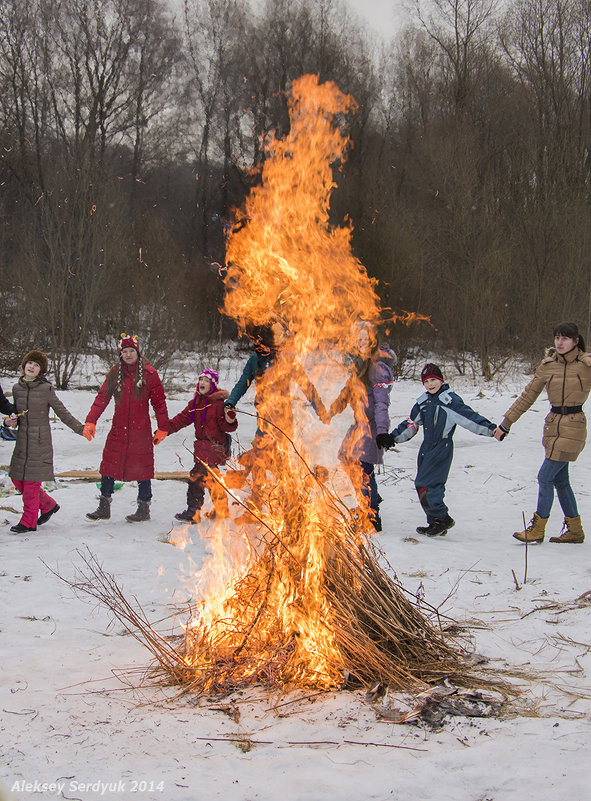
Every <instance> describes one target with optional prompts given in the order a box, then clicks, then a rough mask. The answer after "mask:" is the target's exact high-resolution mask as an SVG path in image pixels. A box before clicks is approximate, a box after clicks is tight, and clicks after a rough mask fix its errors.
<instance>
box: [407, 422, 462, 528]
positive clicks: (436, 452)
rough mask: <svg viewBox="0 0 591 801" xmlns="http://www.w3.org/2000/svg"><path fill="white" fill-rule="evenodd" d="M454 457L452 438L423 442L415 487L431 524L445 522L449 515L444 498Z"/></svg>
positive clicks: (418, 460)
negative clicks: (435, 521) (437, 521)
mask: <svg viewBox="0 0 591 801" xmlns="http://www.w3.org/2000/svg"><path fill="white" fill-rule="evenodd" d="M453 455H454V446H453V441H452V439H451V437H449V438H446V439H444V440H440V441H439V442H430V443H426V442H423V444H422V445H421V448H420V450H419V456H418V459H417V476H416V478H415V487H416V490H417V493H418V496H419V501H420V502H421V506H422V507H423V509H424V510H425V514H426V515H427V521H428V522H429V523H432V522H433V521H434V520H444V519H445V517H446V515H447V513H448V509H447V506H446V505H445V503H444V502H443V497H444V495H445V482H446V481H447V479H448V476H449V471H450V468H451V463H452V460H453Z"/></svg>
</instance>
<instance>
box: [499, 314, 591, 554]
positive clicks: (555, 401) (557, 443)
mask: <svg viewBox="0 0 591 801" xmlns="http://www.w3.org/2000/svg"><path fill="white" fill-rule="evenodd" d="M544 388H545V389H546V391H547V393H548V400H549V401H550V404H551V409H550V413H549V414H548V416H547V417H546V420H545V422H544V436H543V438H542V444H543V445H544V448H545V450H546V458H545V459H544V462H543V464H542V467H541V468H540V472H539V473H538V485H539V493H538V506H537V510H536V512H535V514H534V516H533V518H532V520H531V522H530V524H529V526H528V527H527V528H526V529H525V530H524V531H516V532H515V533H514V534H513V536H514V537H515V538H516V539H518V540H520V542H542V541H543V539H544V531H545V528H546V523H547V522H548V518H549V517H550V509H551V508H552V502H553V500H554V489H556V494H557V495H558V500H559V502H560V506H561V507H562V511H563V512H564V526H563V531H562V533H561V535H560V536H559V537H550V542H583V540H584V539H585V534H584V532H583V526H582V524H581V518H580V516H579V512H578V509H577V502H576V500H575V496H574V493H573V491H572V488H571V485H570V480H569V475H568V463H569V462H574V461H575V460H576V458H577V457H578V455H579V454H580V453H581V451H582V450H583V448H584V447H585V440H586V438H587V418H586V417H585V415H584V413H583V404H584V403H585V401H586V400H587V397H588V396H589V392H590V391H591V353H586V352H585V343H584V341H583V337H582V336H581V335H580V334H579V329H578V328H577V326H576V324H575V323H561V324H560V325H558V326H556V328H555V329H554V348H552V349H550V350H549V351H548V354H547V356H546V358H545V359H543V360H542V362H541V364H540V365H539V367H538V369H537V370H536V374H535V376H534V378H533V380H532V381H530V383H529V384H528V385H527V386H526V388H525V389H524V390H523V392H522V393H521V395H520V396H519V397H518V398H517V400H516V401H515V403H514V404H513V406H511V408H510V409H509V411H508V412H507V413H506V414H505V417H504V419H503V422H502V423H501V425H500V428H501V429H502V430H503V431H504V432H505V433H506V434H508V433H509V428H510V427H511V425H512V424H513V423H515V422H516V421H517V420H519V418H520V417H521V415H522V414H523V413H524V412H526V411H527V410H528V409H529V408H530V406H531V405H532V403H533V402H534V401H535V400H536V398H537V397H538V396H539V394H540V392H541V391H542V390H543V389H544Z"/></svg>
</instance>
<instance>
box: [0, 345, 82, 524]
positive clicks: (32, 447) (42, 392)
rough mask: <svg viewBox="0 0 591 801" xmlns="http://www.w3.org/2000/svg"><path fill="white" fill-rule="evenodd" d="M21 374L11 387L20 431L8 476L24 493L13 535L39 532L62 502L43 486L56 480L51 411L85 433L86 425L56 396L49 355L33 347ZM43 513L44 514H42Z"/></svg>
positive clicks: (73, 429)
mask: <svg viewBox="0 0 591 801" xmlns="http://www.w3.org/2000/svg"><path fill="white" fill-rule="evenodd" d="M21 367H22V373H23V374H22V376H21V377H20V378H19V380H18V381H17V383H16V384H15V385H14V387H13V389H12V397H13V400H14V403H15V406H16V413H17V424H18V434H17V438H16V444H15V446H14V452H13V454H12V461H11V462H10V471H9V475H10V478H11V479H12V483H13V484H14V486H15V487H16V488H17V490H18V491H19V492H20V493H22V496H23V514H22V517H21V519H20V521H19V522H18V523H17V524H16V525H15V526H12V527H11V529H10V530H11V532H12V533H13V534H23V533H25V532H28V531H36V529H37V526H38V525H42V524H43V523H46V522H47V521H48V520H49V518H50V517H51V516H52V515H53V514H55V513H56V512H57V511H58V509H59V505H58V504H57V503H56V502H55V501H54V500H53V498H51V497H50V496H49V495H48V494H47V493H46V492H45V491H44V490H43V489H42V488H41V482H42V481H53V480H54V478H55V477H54V474H53V445H52V442H51V429H50V426H49V410H50V409H53V411H54V412H55V413H56V414H57V416H58V417H59V418H60V420H61V421H62V423H65V424H66V425H67V426H68V428H71V429H72V431H75V432H76V434H80V435H81V436H82V430H83V428H84V426H83V425H82V423H81V422H79V421H78V420H76V418H75V417H73V416H72V415H71V414H70V412H69V411H68V410H67V409H66V407H65V406H64V404H63V403H62V402H61V401H60V399H59V398H58V397H57V395H56V392H55V390H54V388H53V387H52V386H51V384H50V383H49V381H48V380H47V379H46V378H45V374H46V372H47V367H48V363H47V356H46V355H45V354H44V353H42V352H41V351H40V350H32V351H30V352H29V353H27V354H26V356H25V357H24V358H23V361H22V365H21ZM39 512H41V514H39Z"/></svg>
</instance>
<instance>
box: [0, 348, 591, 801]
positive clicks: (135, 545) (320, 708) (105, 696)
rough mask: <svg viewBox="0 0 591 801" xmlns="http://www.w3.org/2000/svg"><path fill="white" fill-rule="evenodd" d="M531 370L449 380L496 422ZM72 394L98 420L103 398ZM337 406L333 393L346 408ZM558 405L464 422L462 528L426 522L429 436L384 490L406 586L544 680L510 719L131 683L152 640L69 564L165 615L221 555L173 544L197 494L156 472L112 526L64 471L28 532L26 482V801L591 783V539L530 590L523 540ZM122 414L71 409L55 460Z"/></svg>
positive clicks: (365, 795)
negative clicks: (150, 486)
mask: <svg viewBox="0 0 591 801" xmlns="http://www.w3.org/2000/svg"><path fill="white" fill-rule="evenodd" d="M200 366H201V365H195V367H194V369H193V370H189V371H188V372H189V374H191V372H194V373H195V374H196V373H197V372H198V369H197V368H198V367H200ZM240 366H241V364H240V363H239V362H238V361H234V362H233V363H232V365H231V367H227V365H226V369H224V368H222V370H221V375H222V385H224V386H227V387H231V386H232V385H233V383H234V381H235V380H236V378H237V376H238V374H239V370H240ZM191 380H192V379H191ZM526 380H527V377H526V376H525V375H524V376H519V377H516V379H515V380H514V381H511V382H506V383H505V384H504V385H503V386H502V387H498V386H492V385H490V386H489V385H486V384H485V383H482V384H480V385H474V384H473V383H468V382H467V381H464V382H462V381H460V380H452V381H451V384H452V387H453V388H454V389H456V391H458V392H459V393H460V394H461V395H462V396H463V397H464V400H466V402H468V403H469V404H471V405H472V406H474V407H475V408H476V409H477V410H478V411H480V412H481V413H482V414H484V415H486V416H487V417H489V418H491V419H492V420H494V421H498V420H499V419H500V418H501V416H502V413H503V412H504V411H505V410H506V409H507V408H508V406H509V405H510V403H511V401H512V398H513V396H514V395H515V393H516V392H517V391H519V390H520V389H521V388H522V387H523V386H524V384H525V382H526ZM13 381H14V376H4V377H2V378H1V383H2V386H3V387H4V389H5V390H8V389H10V387H11V385H12V383H13ZM90 383H92V382H90ZM174 386H175V390H174V392H172V393H171V395H170V400H169V407H170V411H171V413H176V412H177V411H179V410H180V409H181V408H182V407H183V405H184V404H185V403H186V401H187V400H188V398H189V396H190V393H191V391H192V385H191V386H187V387H186V388H185V387H184V386H183V382H182V381H180V382H175V383H174ZM420 390H421V387H420V384H419V383H418V382H416V381H407V380H404V381H399V382H397V383H396V384H395V386H394V387H393V391H392V403H391V419H392V422H393V424H395V423H396V422H398V421H399V420H400V419H403V418H404V417H406V416H407V415H408V413H409V411H410V408H411V406H412V403H413V400H414V398H415V397H416V396H417V395H418V394H419V393H420ZM251 393H252V390H251ZM59 394H60V397H61V398H62V400H63V401H64V402H65V404H66V406H67V407H68V408H69V409H70V410H71V411H72V412H73V413H74V414H76V415H77V416H78V418H79V419H81V420H83V419H84V417H85V415H86V413H87V411H88V408H89V406H90V404H91V402H92V398H93V393H92V392H90V391H88V390H71V391H68V392H62V393H59ZM332 399H333V397H331V396H329V397H325V400H326V401H327V402H328V403H330V401H332ZM246 401H247V402H245V403H244V404H241V405H240V408H242V409H245V410H246V411H252V395H251V394H249V395H248V396H247V398H246ZM546 409H547V401H546V400H544V399H540V400H539V401H538V402H537V403H536V404H535V406H534V407H533V409H532V410H530V412H528V414H527V415H526V416H525V417H523V418H522V419H521V420H520V421H519V422H518V423H517V424H516V425H515V426H514V429H513V431H512V433H511V435H510V437H508V438H507V439H506V440H505V441H504V442H503V443H498V442H496V441H495V440H493V439H485V438H483V437H477V436H474V435H472V434H470V433H468V432H466V431H464V430H458V431H457V433H456V437H455V443H456V450H455V459H454V466H453V468H452V474H451V477H450V481H449V483H448V488H447V501H448V505H449V507H450V513H451V514H452V516H453V517H454V518H455V520H456V521H457V522H456V526H455V528H454V529H452V530H451V531H450V532H449V533H448V534H447V536H445V537H442V538H436V539H428V538H424V537H421V536H420V535H417V534H415V527H416V526H417V525H421V524H422V523H423V519H424V518H423V514H422V512H421V509H420V506H419V504H418V501H417V499H416V495H415V492H414V487H413V478H414V472H415V460H416V452H417V449H418V446H419V445H420V437H415V439H414V440H412V441H411V442H409V443H406V444H404V445H401V446H399V448H398V452H389V453H388V454H387V457H386V465H385V467H384V470H383V472H382V473H381V474H380V475H379V477H378V478H379V483H380V491H381V494H382V496H383V497H384V502H383V505H382V518H383V522H384V531H383V532H382V534H381V535H380V537H379V544H380V546H381V548H382V549H383V551H384V552H385V555H386V557H387V559H388V560H389V562H390V564H391V565H392V566H393V568H394V569H395V570H396V572H397V575H398V577H399V579H400V580H401V582H402V583H403V585H404V586H405V587H406V588H407V589H409V590H411V591H416V590H417V589H418V588H419V587H420V586H421V585H422V587H423V588H424V591H425V597H426V600H427V601H429V602H430V603H431V604H433V605H434V606H441V611H442V612H444V613H445V614H447V615H449V616H451V617H453V618H455V619H457V620H460V621H465V620H470V621H472V622H473V623H475V628H474V629H473V632H472V634H473V638H474V648H475V650H476V651H477V652H478V653H480V654H485V655H486V656H487V657H489V658H490V659H491V660H498V663H497V664H499V665H503V664H504V663H505V660H506V661H507V663H508V664H509V665H512V666H515V667H518V668H520V669H523V670H525V671H526V672H528V673H530V674H531V680H530V681H529V682H525V681H524V682H523V685H522V687H523V690H524V692H523V695H522V696H521V697H520V698H519V699H518V701H517V702H516V703H515V704H514V705H512V706H511V707H510V709H509V711H507V712H505V713H504V714H503V715H502V716H501V717H500V718H484V719H479V718H459V717H456V718H451V719H449V721H448V722H447V723H446V725H445V726H444V727H443V728H441V729H440V730H437V731H434V730H431V729H429V728H427V727H424V726H422V725H409V724H405V725H396V724H392V723H387V722H384V721H382V720H379V719H378V718H377V717H376V714H375V711H374V709H373V708H372V706H370V705H369V704H368V703H366V701H365V698H364V693H362V692H359V693H355V692H340V693H328V694H325V695H315V696H314V697H307V698H306V699H305V700H300V701H296V700H294V697H287V698H282V699H277V698H269V697H268V696H266V695H265V694H264V693H263V692H262V691H260V690H259V691H252V692H245V693H243V694H242V695H240V696H235V697H233V698H232V709H230V710H226V711H223V710H221V709H220V707H223V706H224V704H220V703H212V702H208V701H204V700H201V701H198V700H197V699H196V698H194V697H189V696H183V697H180V698H177V699H174V698H173V693H171V692H168V693H166V694H165V693H164V691H162V690H160V689H144V690H142V691H141V692H140V691H133V690H131V689H129V688H128V687H127V686H126V685H125V684H124V683H122V682H121V681H120V680H119V678H118V676H122V677H123V678H124V679H126V676H128V675H129V670H130V669H134V668H135V670H136V677H137V678H138V679H139V675H140V672H141V670H142V669H143V668H144V667H145V666H146V665H147V664H148V662H149V654H148V652H147V651H146V650H145V649H144V648H143V647H142V646H141V645H140V644H139V643H137V642H136V641H135V640H134V639H133V638H132V637H131V636H129V635H127V634H125V633H124V632H122V631H121V627H120V625H119V624H112V623H111V619H110V616H109V614H108V612H107V611H106V610H105V609H103V608H101V607H99V606H97V605H96V604H95V603H94V602H91V601H89V600H88V599H86V600H85V599H84V598H81V597H79V596H76V595H75V594H74V592H73V590H72V589H71V587H70V586H69V585H68V584H66V583H64V582H62V581H60V580H59V578H57V577H56V575H55V573H56V572H57V573H59V574H60V575H61V576H63V577H65V578H70V579H71V578H74V576H75V574H76V570H77V568H79V567H81V566H82V563H81V557H80V555H79V553H78V551H79V550H84V549H86V548H88V549H89V551H90V552H91V553H92V554H94V555H95V556H96V558H97V559H98V561H99V562H100V563H102V565H103V567H104V568H105V570H106V571H107V572H109V573H112V574H114V576H115V577H116V578H117V580H118V581H119V583H120V585H122V587H123V589H124V591H125V594H126V595H127V596H128V597H133V596H135V597H136V598H137V600H138V602H139V603H140V604H141V606H142V607H143V609H144V610H145V612H146V613H147V615H148V616H149V618H150V619H151V620H152V621H158V620H162V619H164V618H166V617H167V616H168V615H169V614H170V613H171V611H172V610H173V608H175V607H176V606H177V605H179V606H182V604H183V602H184V601H186V600H187V598H189V597H191V592H192V588H191V584H190V582H188V581H187V578H188V577H189V573H190V569H191V567H190V565H191V561H192V563H194V564H196V565H199V564H200V563H201V560H202V559H203V556H204V555H205V554H206V551H207V543H203V542H201V541H200V540H199V539H198V538H197V536H194V537H193V539H194V543H193V545H191V546H189V547H188V548H187V549H186V550H184V551H183V550H181V549H179V548H177V547H173V546H172V545H171V544H169V543H167V542H166V541H165V540H166V536H165V535H166V533H167V532H168V531H169V529H170V527H171V519H172V516H173V514H174V512H176V511H179V510H181V509H182V508H183V507H184V501H185V485H184V484H183V483H182V482H178V481H155V482H154V501H153V504H152V519H151V521H150V522H148V523H143V524H135V525H131V524H128V523H126V522H125V515H126V514H128V513H129V512H130V511H132V510H133V509H134V508H135V495H136V489H135V487H134V486H132V485H124V486H123V487H122V488H121V489H120V490H118V491H117V492H116V494H115V496H114V499H113V506H112V518H111V520H110V521H108V522H101V523H91V522H90V521H88V520H86V518H85V513H86V512H88V511H90V510H92V509H93V508H95V505H96V497H97V488H96V486H95V485H94V484H93V483H91V482H78V481H73V480H58V485H57V488H56V489H55V491H53V492H52V495H53V497H55V499H56V500H57V501H58V503H59V504H60V506H61V510H60V512H59V513H58V514H57V515H55V516H54V517H53V518H52V519H51V520H50V522H48V523H47V524H46V525H44V526H43V527H42V528H40V529H39V530H38V531H37V533H35V534H31V535H30V536H22V535H21V536H13V535H11V534H10V532H9V527H10V526H11V525H13V524H14V523H15V522H17V521H18V519H19V516H20V509H21V499H20V497H19V496H18V495H9V496H8V497H2V498H0V553H1V564H0V597H1V599H2V609H3V614H2V618H1V623H0V655H1V656H0V660H1V675H2V682H1V687H0V710H1V712H0V716H1V717H0V731H1V745H0V764H1V771H0V776H1V777H2V780H3V782H4V785H5V787H6V788H7V790H8V791H11V793H12V797H13V798H16V799H18V800H19V801H23V799H33V798H53V797H57V798H70V799H84V801H87V800H88V801H90V800H91V799H98V798H108V799H125V798H130V797H131V798H134V797H136V798H141V799H144V801H147V800H148V799H150V800H151V799H166V801H168V800H169V799H171V800H174V801H206V800H207V801H210V800H211V799H224V801H255V799H257V801H276V799H279V798H282V799H287V800H288V801H300V799H301V800H302V801H304V799H305V801H316V800H317V799H329V798H331V799H332V798H337V799H339V801H349V800H350V801H358V800H359V799H378V800H379V801H382V800H384V801H385V799H400V800H402V799H405V801H430V799H433V801H435V799H437V801H448V800H449V801H507V800H508V799H516V800H517V799H519V800H521V799H524V798H534V799H536V801H557V799H569V801H585V799H588V798H589V797H591V789H590V788H591V768H590V767H589V755H588V749H589V744H590V734H591V721H590V713H591V681H590V679H589V676H590V674H591V657H590V656H589V651H590V650H591V635H590V628H589V624H588V620H589V617H588V615H589V603H590V602H589V600H585V599H584V598H583V599H581V596H583V594H584V593H587V592H589V591H590V590H591V563H590V560H589V557H588V552H589V543H588V542H586V543H584V544H583V545H566V546H565V545H555V544H550V543H549V542H548V541H547V540H546V542H544V543H543V544H542V545H537V546H536V545H534V546H530V547H529V548H528V571H527V583H524V554H525V549H524V547H523V546H521V545H520V544H519V543H517V542H516V541H515V540H514V539H513V538H512V537H511V533H512V532H513V531H515V530H518V529H519V528H521V527H522V515H525V518H526V521H528V520H529V519H530V517H531V515H532V513H533V511H534V508H535V501H536V487H537V484H536V473H537V470H538V467H539V465H540V463H541V461H542V458H543V451H542V447H541V443H540V440H541V431H542V421H543V417H544V414H545V412H546ZM109 419H110V410H107V413H106V414H105V416H104V418H103V419H102V420H101V421H100V423H99V426H98V428H97V437H96V439H95V440H94V441H93V442H92V443H90V444H89V443H87V442H86V440H84V439H82V438H81V437H78V436H76V435H75V434H73V433H72V432H71V431H70V430H69V429H67V428H65V427H64V426H63V425H62V424H61V423H60V422H59V421H57V422H56V423H54V424H53V432H54V449H55V469H56V472H60V471H64V470H70V469H75V468H77V469H83V468H91V469H97V468H98V464H99V462H100V455H101V450H102V444H103V442H104V438H105V435H106V432H107V431H108V425H109ZM346 423H347V420H346V417H345V416H343V417H342V419H336V420H335V422H334V425H331V427H330V428H329V429H323V430H324V431H325V432H326V437H330V438H331V439H332V441H334V442H335V443H336V445H338V442H339V439H340V437H341V436H342V433H343V430H344V427H345V426H346ZM252 431H253V418H250V417H243V418H241V419H240V428H239V432H238V433H239V436H240V440H241V442H243V443H247V442H248V439H249V437H250V436H251V435H252ZM183 433H184V434H186V436H183ZM323 436H324V435H323ZM327 441H328V440H327V439H325V440H323V442H327ZM185 446H186V447H185ZM190 447H191V436H190V432H189V431H188V429H187V430H185V432H181V433H180V434H178V435H176V436H175V437H171V438H169V439H166V440H165V441H164V442H163V443H162V445H160V446H159V447H158V449H157V450H156V468H157V470H163V471H167V470H178V469H181V465H182V467H184V468H188V467H189V466H190V465H191V461H192V460H191V456H190V453H189V451H190ZM11 450H12V445H11V444H10V443H8V442H5V441H3V440H0V464H2V465H7V464H8V463H9V461H10V454H11ZM590 454H591V450H589V449H588V450H587V451H585V452H583V454H582V456H581V457H580V458H579V460H578V462H576V463H575V464H574V465H573V468H572V471H571V475H572V481H573V486H574V488H575V492H576V494H577V498H578V500H579V505H580V512H581V515H582V517H583V522H584V523H587V525H588V526H591V501H590V495H589V487H590V486H591V467H590V458H589V457H590ZM237 513H238V512H236V514H237ZM561 523H562V517H561V514H560V509H559V507H558V504H556V505H555V507H554V509H553V512H552V516H551V520H550V523H549V526H548V529H549V535H552V534H557V533H558V532H559V530H560V527H561ZM589 534H590V535H591V530H590V531H589ZM589 541H590V542H591V537H590V540H589ZM577 599H580V600H578V601H577ZM493 664H495V662H494V661H493ZM304 695H307V696H310V695H312V694H310V693H308V694H304ZM236 710H238V712H239V714H237V713H236ZM228 712H230V713H231V714H228ZM229 738H232V739H229ZM6 797H11V796H10V795H6ZM0 798H4V796H3V795H2V791H0Z"/></svg>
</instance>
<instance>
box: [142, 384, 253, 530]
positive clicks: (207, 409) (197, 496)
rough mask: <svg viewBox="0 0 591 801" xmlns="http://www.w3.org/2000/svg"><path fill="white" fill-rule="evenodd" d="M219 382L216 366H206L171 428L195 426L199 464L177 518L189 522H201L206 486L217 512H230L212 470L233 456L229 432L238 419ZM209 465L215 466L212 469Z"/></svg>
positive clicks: (158, 438)
mask: <svg viewBox="0 0 591 801" xmlns="http://www.w3.org/2000/svg"><path fill="white" fill-rule="evenodd" d="M218 383H219V375H218V373H217V371H216V370H210V369H209V368H206V369H205V370H202V371H201V372H200V373H199V376H198V378H197V388H196V391H195V394H194V395H193V397H192V398H191V400H190V401H189V403H188V404H187V405H186V407H185V408H184V409H183V411H182V412H179V413H178V414H177V415H175V417H173V418H172V420H171V421H170V428H169V429H168V434H169V435H170V434H174V433H175V432H176V431H180V430H181V428H185V427H186V426H189V425H191V424H192V425H193V426H194V427H195V443H194V446H193V455H194V456H195V464H194V466H193V469H192V470H191V472H190V473H189V486H188V488H187V508H186V509H185V510H184V511H183V512H178V514H176V515H175V517H176V519H177V520H181V521H185V522H187V523H198V522H199V516H200V510H201V507H202V506H203V501H204V500H205V489H206V488H207V489H208V490H209V494H210V495H211V499H212V501H213V506H214V514H215V516H216V517H218V518H220V519H221V518H225V517H228V514H229V510H228V499H227V497H226V493H225V491H224V488H223V487H222V486H221V485H220V483H219V482H218V481H216V479H215V478H214V477H213V476H212V475H211V472H213V473H215V474H217V475H218V476H219V470H218V467H219V466H220V465H223V464H225V463H226V461H227V459H228V456H229V447H228V434H229V433H230V432H231V431H235V430H236V428H237V426H238V423H237V421H236V412H235V410H234V409H232V408H230V407H226V408H224V401H225V400H226V399H227V397H228V393H227V391H226V390H225V389H219V388H218ZM164 436H166V435H164ZM164 436H163V435H162V434H161V435H160V436H159V435H158V432H156V433H155V434H154V443H155V444H158V443H159V442H162V440H163V439H164ZM206 465H207V466H209V467H210V468H211V472H210V470H208V469H207V467H206Z"/></svg>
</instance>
